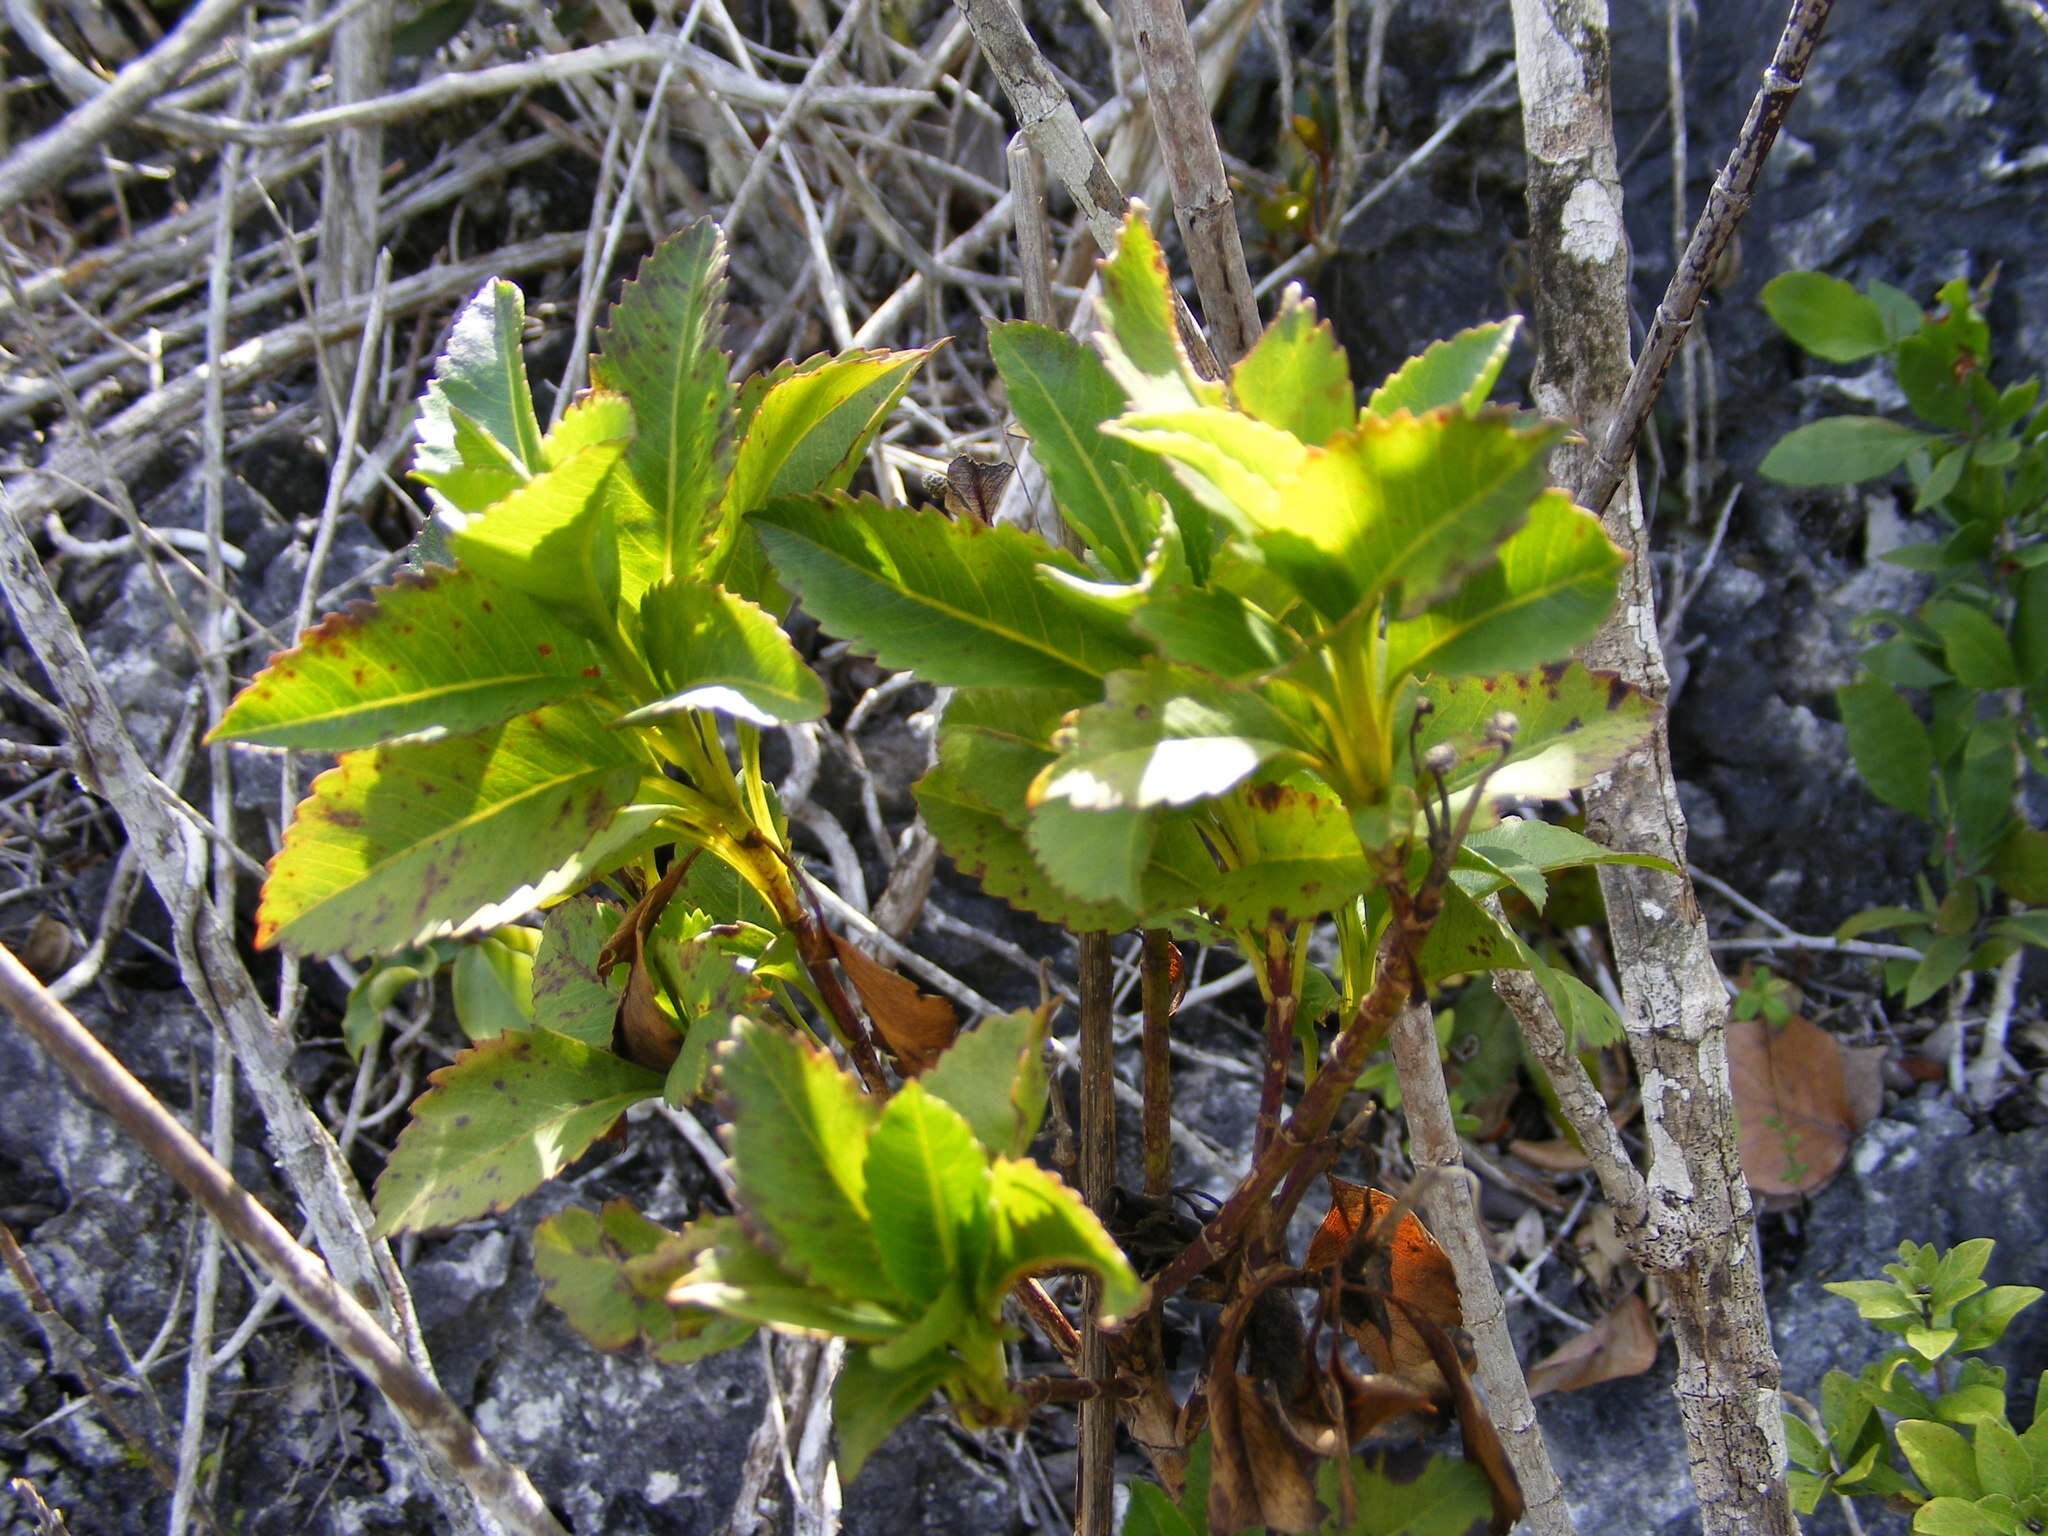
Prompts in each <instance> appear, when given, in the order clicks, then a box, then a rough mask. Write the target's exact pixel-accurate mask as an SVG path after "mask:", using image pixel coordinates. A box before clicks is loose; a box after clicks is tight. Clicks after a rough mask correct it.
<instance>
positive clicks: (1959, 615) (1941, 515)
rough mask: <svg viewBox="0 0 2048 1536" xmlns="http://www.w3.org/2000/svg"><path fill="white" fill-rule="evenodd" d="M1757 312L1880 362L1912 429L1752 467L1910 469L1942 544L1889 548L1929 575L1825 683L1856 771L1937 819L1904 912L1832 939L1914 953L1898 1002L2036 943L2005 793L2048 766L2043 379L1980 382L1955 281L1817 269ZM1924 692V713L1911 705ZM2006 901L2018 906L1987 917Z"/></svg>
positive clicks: (1983, 330)
mask: <svg viewBox="0 0 2048 1536" xmlns="http://www.w3.org/2000/svg"><path fill="white" fill-rule="evenodd" d="M1764 305H1765V307H1766V308H1767V309H1768V310H1769V311H1770V314H1771V317H1772V318H1773V319H1774V320H1776V321H1777V323H1778V325H1779V326H1780V327H1781V328H1782V329H1783V330H1784V331H1785V333H1786V334H1787V335H1789V336H1790V337H1791V338H1792V339H1793V340H1794V341H1795V342H1797V343H1798V344H1799V345H1800V346H1801V347H1803V348H1805V349H1806V350H1807V351H1808V352H1811V353H1813V354H1814V355H1815V356H1818V357H1821V358H1824V359H1826V360H1827V361H1830V362H1837V363H1849V362H1858V361H1862V360H1864V359H1867V358H1876V359H1881V360H1882V361H1883V362H1884V364H1885V365H1886V366H1887V367H1888V368H1889V370H1890V372H1891V374H1892V376H1893V378H1894V379H1895V380H1896V382H1897V384H1898V387H1899V389H1900V390H1901V391H1902V392H1903V393H1904V395H1905V398H1906V403H1907V404H1908V405H1909V406H1910V407H1911V409H1912V411H1913V413H1914V414H1915V415H1916V416H1917V417H1918V418H1919V419H1920V421H1921V423H1923V425H1921V426H1919V427H1911V426H1907V425H1905V424H1903V423H1900V422H1896V421H1892V420H1890V419H1889V418H1887V417H1882V416H1830V417H1825V418H1823V419H1821V420H1819V421H1814V422H1809V423H1808V424H1807V425H1805V426H1803V427H1799V428H1796V429H1795V430H1793V431H1792V432H1789V433H1787V434H1786V435H1785V436H1784V437H1783V438H1781V439H1780V440H1779V441H1778V443H1777V445H1776V446H1775V447H1773V448H1772V449H1771V451H1770V453H1769V454H1768V455H1766V456H1765V458H1764V461H1763V472H1764V473H1765V474H1766V475H1768V476H1770V477H1771V478H1773V479H1776V480H1779V481H1781V482H1783V483H1785V484H1789V485H1839V484H1851V483H1854V482H1857V481H1861V480H1869V479H1874V478H1878V477H1880V476H1885V475H1889V474H1891V473H1893V472H1894V471H1895V470H1897V469H1899V468H1900V467H1902V466H1903V467H1904V468H1905V469H1906V471H1907V474H1908V476H1909V477H1910V479H1911V481H1912V484H1913V489H1914V510H1915V511H1916V512H1927V513H1932V514H1933V515H1934V516H1935V517H1936V518H1938V519H1939V520H1940V521H1941V523H1942V524H1943V525H1944V526H1945V528H1946V532H1945V533H1944V534H1943V536H1942V537H1940V538H1938V539H1935V540H1931V541H1929V542H1925V543H1918V544H1908V545H1906V546H1904V547H1902V548H1899V549H1895V550H1891V551H1889V552H1888V553H1886V554H1885V555H1884V556H1883V558H1884V559H1885V560H1886V561H1887V562H1888V563H1890V564H1893V565H1899V566H1903V567H1905V568H1906V569H1908V570H1914V571H1921V572H1925V573H1926V574H1927V575H1928V576H1929V577H1930V578H1931V580H1932V591H1931V593H1930V595H1929V596H1928V598H1927V600H1926V601H1925V602H1923V603H1921V604H1920V605H1919V607H1917V608H1916V609H1914V610H1913V611H1912V612H1911V613H1899V612H1894V611H1890V610H1883V609H1880V610H1874V611H1872V612H1870V613H1867V614H1865V615H1863V616H1862V618H1861V619H1860V620H1859V628H1860V629H1861V630H1862V631H1863V632H1864V633H1866V634H1871V635H1879V636H1881V638H1875V639H1873V640H1871V642H1870V643H1869V644H1867V645H1866V646H1865V647H1864V649H1863V652H1862V655H1861V657H1860V660H1861V664H1862V668H1861V673H1860V675H1859V676H1858V677H1857V679H1856V680H1855V681H1854V682H1853V683H1851V684H1849V686H1847V687H1846V688H1843V689H1841V690H1839V691H1838V693H1837V694H1836V699H1837V702H1838V703H1839V705H1840V707H1841V713H1842V723H1843V725H1844V726H1845V727H1846V729H1847V732H1848V737H1849V750H1850V752H1851V754H1852V755H1853V757H1854V759H1855V762H1856V770H1857V772H1858V774H1859V775H1861V777H1862V779H1863V781H1864V783H1865V784H1866V785H1868V786H1869V788H1870V791H1871V793H1872V794H1874V795H1876V796H1877V798H1878V799H1880V800H1882V801H1884V802H1885V803H1886V804H1887V805H1890V806H1894V807H1896V808H1897V809H1899V810H1902V811H1904V812H1906V813H1907V814H1908V815H1911V816H1914V817H1917V818H1918V819H1920V820H1922V821H1926V822H1929V823H1931V824H1932V825H1933V826H1934V827H1935V829H1936V837H1935V841H1934V846H1933V848H1932V850H1931V851H1930V853H1929V857H1928V862H1929V865H1930V866H1931V868H1932V870H1933V872H1934V873H1933V878H1932V879H1931V880H1929V879H1923V880H1922V881H1921V882H1920V902H1919V905H1918V906H1916V907H1903V906H1900V907H1879V908H1875V909H1872V910H1871V911H1867V912H1863V913H1859V914H1858V915H1857V916H1855V917H1853V918H1851V919H1850V920H1849V921H1848V922H1847V923H1845V924H1844V925H1843V927H1842V930H1841V934H1842V936H1843V937H1845V938H1853V937H1856V936H1858V935H1861V934H1866V933H1871V932H1875V931H1879V930H1884V929H1889V930H1891V931H1893V932H1894V933H1895V934H1896V935H1897V937H1898V938H1899V939H1900V940H1901V941H1902V942H1903V943H1905V944H1906V945H1908V946H1910V947H1911V948H1913V949H1914V950H1916V951H1917V952H1918V958H1917V959H1898V960H1892V961H1889V962H1887V963H1886V967H1885V980H1886V984H1887V986H1888V987H1889V988H1890V989H1891V990H1893V991H1896V992H1902V993H1903V994H1904V995H1905V1000H1906V1003H1907V1005H1908V1006H1916V1005H1918V1004H1919V1003H1921V1002H1923V1001H1925V1000H1926V999H1927V998H1929V997H1931V996H1933V995H1934V994H1935V993H1936V992H1937V991H1939V990H1940V989H1941V988H1942V987H1944V986H1946V985H1947V984H1948V983H1949V982H1950V981H1952V980H1954V979H1955V977H1956V976H1958V975H1959V974H1961V973H1962V972H1963V971H1965V970H1981V969H1990V968H1994V967H1996V966H1997V965H1998V964H1999V963H2000V962H2001V961H2003V960H2004V959H2005V958H2006V957H2007V956H2009V955H2011V954H2012V953H2014V951H2015V950H2016V949H2017V948H2018V947H2019V946H2022V945H2028V944H2032V945H2037V946H2048V917H2044V916H2043V915H2042V914H2039V913H2026V912H2023V911H2019V910H2016V908H2017V907H2019V906H2030V905H2039V904H2042V903H2048V832H2044V831H2043V830H2042V829H2041V828H2039V827H2036V826H2033V825H2032V824H2031V823H2030V822H2029V821H2028V819H2027V817H2026V814H2025V810H2024V803H2023V798H2022V797H2021V796H2020V795H2019V794H2018V792H2017V791H2018V788H2019V786H2020V785H2021V784H2023V783H2024V781H2025V779H2026V777H2027V776H2028V774H2029V773H2033V774H2039V773H2041V772H2043V771H2048V753H2044V747H2048V738H2044V735H2043V732H2044V730H2048V540H2044V539H2043V537H2042V535H2043V533H2044V531H2048V407H2041V408H2039V409H2037V406H2038V404H2039V400H2040V394H2041V381H2040V380H2039V379H2027V380H2024V381H2022V382H2020V383H2017V384H2012V385H2009V386H2006V387H2005V388H2003V389H2001V388H1999V387H1997V386H1995V385H1994V384H1993V383H1992V382H1991V378H1990V367H1991V332H1990V328H1989V326H1988V325H1987V324H1986V322H1985V320H1984V316H1983V314H1982V312H1981V311H1980V309H1979V307H1978V300H1977V299H1976V298H1975V297H1973V295H1972V294H1971V292H1970V289H1969V286H1968V285H1967V284H1966V283H1964V282H1963V281H1962V280H1961V279H1957V280H1955V281H1953V282H1950V283H1948V284H1947V285H1945V286H1944V287H1943V288H1942V290H1941V293H1940V296H1939V307H1938V308H1937V309H1935V310H1934V311H1933V312H1932V313H1930V314H1924V315H1923V314H1922V313H1921V312H1920V309H1919V306H1917V305H1916V304H1914V303H1913V301H1912V300H1911V299H1910V298H1908V297H1907V296H1906V295H1905V294H1903V293H1901V292H1900V291H1899V290H1898V289H1896V288H1893V287H1891V286H1889V285H1888V284H1885V283H1872V284H1870V285H1869V286H1868V288H1867V289H1866V290H1865V291H1864V292H1862V293H1858V292H1857V291H1856V290H1855V289H1853V288H1851V287H1850V286H1849V285H1848V284H1847V283H1844V282H1842V281H1840V280H1839V279H1837V278H1832V277H1827V276H1825V275H1823V274H1821V273H1818V272H1787V273H1783V274H1781V275H1780V276H1778V277H1776V278H1773V279H1772V280H1771V281H1770V282H1769V283H1768V284H1766V285H1765V288H1764ZM1914 699H1924V700H1925V718H1924V720H1923V718H1922V715H1921V713H1920V711H1919V710H1917V709H1916V708H1915V707H1914V704H1913V702H1912V701H1913V700H1914ZM2001 898H2002V899H2003V900H2004V901H2005V902H2007V903H2011V904H2014V907H2015V909H2014V910H2007V911H2004V912H2001V911H2000V910H1999V906H2000V900H2001Z"/></svg>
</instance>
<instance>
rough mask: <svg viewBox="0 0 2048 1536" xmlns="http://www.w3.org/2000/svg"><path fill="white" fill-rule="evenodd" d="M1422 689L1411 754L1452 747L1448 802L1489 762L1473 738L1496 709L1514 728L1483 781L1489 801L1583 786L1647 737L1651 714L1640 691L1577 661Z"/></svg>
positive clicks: (1441, 681) (1547, 796)
mask: <svg viewBox="0 0 2048 1536" xmlns="http://www.w3.org/2000/svg"><path fill="white" fill-rule="evenodd" d="M1421 691H1422V692H1424V693H1426V694H1427V696H1428V698H1429V699H1430V701H1431V703H1433V704H1434V705H1435V706H1436V707H1435V709H1434V710H1433V711H1432V712H1431V713H1430V715H1429V716H1428V718H1427V719H1425V720H1424V721H1423V723H1422V726H1421V728H1420V729H1419V730H1418V731H1417V732H1416V734H1415V755H1416V758H1417V759H1418V760H1420V759H1421V758H1422V757H1423V756H1424V755H1425V754H1426V753H1427V752H1428V751H1429V749H1430V748H1431V747H1433V746H1435V745H1436V744H1438V743H1439V742H1442V743H1446V744H1448V745H1451V746H1454V747H1456V748H1458V749H1459V751H1460V754H1461V755H1460V758H1459V761H1458V764H1457V766H1456V767H1454V768H1453V769H1452V770H1451V772H1450V773H1449V774H1448V775H1446V778H1445V782H1446V785H1447V786H1448V788H1449V789H1450V791H1451V795H1452V800H1453V804H1456V803H1457V801H1458V798H1459V796H1460V793H1461V792H1462V791H1464V790H1466V789H1467V788H1468V787H1469V786H1470V785H1471V784H1472V783H1473V782H1474V781H1475V780H1476V779H1477V778H1478V777H1479V775H1480V773H1481V771H1482V769H1483V767H1484V765H1485V763H1486V762H1488V761H1490V760H1491V753H1489V752H1486V751H1485V750H1484V749H1479V750H1478V752H1477V753H1476V755H1475V748H1474V743H1475V742H1477V741H1479V740H1480V739H1481V736H1482V733H1483V731H1484V728H1485V724H1486V722H1487V720H1488V719H1490V718H1491V717H1492V716H1493V715H1494V714H1495V713H1496V712H1499V711H1506V712H1508V713H1510V714H1512V715H1514V716H1515V718H1516V721H1517V729H1516V732H1515V738H1514V746H1513V748H1512V749H1511V750H1510V751H1509V753H1508V755H1507V759H1506V761H1505V763H1504V764H1503V765H1502V766H1501V767H1500V768H1499V769H1497V770H1496V771H1495V772H1494V773H1493V775H1492V777H1491V778H1489V779H1488V780H1487V781H1486V794H1487V798H1488V800H1489V801H1492V802H1494V803H1500V802H1503V801H1511V800H1515V799H1523V800H1555V799H1557V798H1559V797H1560V796H1562V795H1564V794H1567V793H1569V792H1570V791H1571V790H1574V789H1580V788H1583V787H1584V786H1585V785H1586V784H1588V783H1590V782H1591V781H1592V779H1593V777H1594V776H1595V775H1596V774H1600V773H1604V772H1606V771H1607V770H1608V769H1609V768H1612V767H1613V766H1614V765H1615V764H1616V763H1618V762H1619V761H1621V759H1622V758H1623V757H1624V756H1626V755H1627V754H1628V753H1629V752H1631V751H1633V750H1635V748H1637V747H1638V746H1640V745H1641V744H1642V743H1643V742H1644V741H1645V740H1647V739H1648V737H1649V735H1650V732H1651V731H1652V730H1653V729H1654V728H1655V726H1656V719H1657V712H1656V706H1654V705H1653V704H1652V703H1651V702H1650V701H1649V700H1648V699H1647V698H1646V697H1645V696H1644V695H1643V694H1641V693H1639V692H1638V691H1636V690H1635V689H1633V688H1631V687H1629V686H1628V685H1627V684H1626V683H1624V682H1622V681H1621V680H1620V679H1619V678H1617V677H1615V676H1613V675H1612V674H1611V673H1601V672H1589V671H1587V670H1586V669H1585V668H1584V667H1582V666H1580V665H1579V664H1578V663H1577V662H1569V663H1564V664H1558V665H1552V666H1547V667H1541V668H1538V669H1537V670H1536V671H1534V672H1510V673H1504V674H1501V675H1499V676H1497V677H1486V678H1455V677H1454V678H1432V679H1430V680H1429V681H1428V682H1427V683H1426V684H1425V685H1424V687H1423V689H1422V690H1421ZM1405 718H1406V711H1405V710H1404V711H1403V719H1404V721H1405ZM1486 820H1487V818H1485V817H1482V818H1480V820H1479V821H1478V822H1475V823H1474V825H1475V826H1483V825H1484V824H1485V822H1486Z"/></svg>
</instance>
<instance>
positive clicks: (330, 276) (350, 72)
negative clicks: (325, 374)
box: [237, 0, 393, 304]
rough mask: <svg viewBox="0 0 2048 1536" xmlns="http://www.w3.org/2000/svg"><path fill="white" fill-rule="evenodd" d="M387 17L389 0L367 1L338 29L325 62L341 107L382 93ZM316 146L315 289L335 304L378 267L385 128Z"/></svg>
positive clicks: (387, 66) (352, 131)
mask: <svg viewBox="0 0 2048 1536" xmlns="http://www.w3.org/2000/svg"><path fill="white" fill-rule="evenodd" d="M392 13H393V5H392V0H369V3H368V4H366V5H364V6H362V7H360V8H359V9H357V10H356V11H355V12H353V13H352V14H351V15H350V16H349V18H348V20H347V21H345V22H343V23H342V24H341V26H339V27H337V28H336V29H335V33H334V44H333V46H332V47H331V48H329V49H328V51H327V59H328V74H329V76H330V78H331V79H332V81H333V89H334V98H335V101H336V103H337V104H338V105H347V104H350V103H353V102H358V101H368V100H371V99H373V98H374V97H375V96H376V95H377V94H378V93H379V92H381V91H382V90H383V89H384V87H385V85H386V83H387V80H388V77H389V75H390V73H391V27H392ZM237 115H238V116H239V115H240V114H239V113H238V114H237ZM320 147H321V150H322V152H323V155H324V164H323V167H322V171H321V178H320V257H319V261H318V263H317V267H318V272H319V280H318V282H317V283H316V284H315V289H316V292H317V293H318V295H319V298H320V302H321V303H322V304H332V303H334V302H335V301H336V300H339V299H343V298H346V297H348V296H349V295H350V294H354V293H360V292H362V291H363V289H364V288H365V287H367V286H368V285H369V282H370V274H371V270H372V268H373V267H374V266H375V265H376V261H377V205H378V203H379V201H380V199H379V196H378V194H379V191H380V190H381V189H382V187H383V183H384V125H383V124H382V123H381V122H367V123H358V124H356V125H354V126H353V127H349V128H344V129H342V130H341V131H340V132H338V133H334V134H331V135H329V136H327V137H326V138H323V139H322V140H321V143H320Z"/></svg>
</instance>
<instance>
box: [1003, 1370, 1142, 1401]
mask: <svg viewBox="0 0 2048 1536" xmlns="http://www.w3.org/2000/svg"><path fill="white" fill-rule="evenodd" d="M1009 1386H1010V1390H1011V1391H1012V1392H1015V1393H1016V1394H1017V1395H1018V1396H1019V1397H1020V1398H1022V1399H1023V1400H1024V1406H1025V1407H1027V1408H1035V1407H1037V1406H1038V1405H1039V1404H1040V1403H1099V1402H1110V1403H1122V1402H1128V1401H1130V1399H1131V1398H1132V1397H1134V1396H1136V1395H1137V1392H1136V1388H1134V1387H1133V1386H1132V1385H1131V1384H1130V1383H1129V1382H1127V1381H1120V1380H1118V1379H1117V1378H1115V1377H1113V1376H1105V1377H1099V1378H1095V1377H1082V1376H1031V1377H1027V1378H1026V1379H1024V1380H1022V1381H1013V1382H1011V1383H1010V1384H1009Z"/></svg>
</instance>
